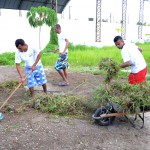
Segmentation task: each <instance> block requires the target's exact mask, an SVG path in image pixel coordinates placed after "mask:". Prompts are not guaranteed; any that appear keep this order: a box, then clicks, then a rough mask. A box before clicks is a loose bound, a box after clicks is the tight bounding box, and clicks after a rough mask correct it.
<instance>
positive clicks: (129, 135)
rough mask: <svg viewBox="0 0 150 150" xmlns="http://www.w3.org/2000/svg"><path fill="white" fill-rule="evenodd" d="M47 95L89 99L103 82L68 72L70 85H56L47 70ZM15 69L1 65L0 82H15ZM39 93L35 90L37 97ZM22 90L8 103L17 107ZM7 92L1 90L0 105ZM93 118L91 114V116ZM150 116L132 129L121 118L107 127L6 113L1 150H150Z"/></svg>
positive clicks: (44, 115)
mask: <svg viewBox="0 0 150 150" xmlns="http://www.w3.org/2000/svg"><path fill="white" fill-rule="evenodd" d="M45 71H46V75H47V79H48V84H47V85H48V91H49V93H73V94H77V95H82V96H90V94H91V93H92V91H93V90H94V89H95V88H96V87H97V86H100V84H101V83H102V82H103V80H104V78H103V77H102V76H100V75H91V74H86V73H69V81H70V85H69V86H65V87H60V86H58V83H59V82H60V81H61V79H60V77H59V75H58V74H57V72H55V71H52V70H51V69H46V70H45ZM18 77H19V76H18V74H17V72H16V68H15V67H4V66H0V82H4V81H6V80H12V79H13V80H18ZM40 91H41V88H40V87H37V88H36V92H37V94H38V93H39V92H40ZM24 93H25V89H24V88H20V89H18V91H17V92H16V93H15V94H14V95H13V96H12V98H11V99H10V101H9V104H11V103H12V104H13V105H17V103H19V101H23V100H24V99H25V97H26V96H25V94H24ZM9 94H10V91H8V92H3V91H0V102H2V101H4V100H5V99H6V98H7V97H8V96H9ZM91 116H92V114H91ZM149 124H150V113H145V124H144V128H143V129H138V128H133V127H132V126H131V124H130V123H128V122H124V121H123V120H122V118H121V117H120V118H119V117H118V118H116V119H115V121H114V122H113V124H112V125H110V126H99V125H96V124H95V123H94V121H93V119H92V117H89V119H86V120H80V119H75V118H64V117H60V118H54V117H52V115H51V114H48V113H41V112H38V111H37V110H35V109H33V108H29V109H28V110H27V111H25V112H23V113H13V112H9V113H6V114H5V118H4V119H3V120H1V121H0V150H149V149H150V140H149V139H150V125H149Z"/></svg>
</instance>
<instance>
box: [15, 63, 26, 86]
mask: <svg viewBox="0 0 150 150" xmlns="http://www.w3.org/2000/svg"><path fill="white" fill-rule="evenodd" d="M16 68H17V71H18V73H19V76H20V78H21V80H20V83H24V81H25V78H24V77H23V73H22V70H21V67H20V64H18V63H16Z"/></svg>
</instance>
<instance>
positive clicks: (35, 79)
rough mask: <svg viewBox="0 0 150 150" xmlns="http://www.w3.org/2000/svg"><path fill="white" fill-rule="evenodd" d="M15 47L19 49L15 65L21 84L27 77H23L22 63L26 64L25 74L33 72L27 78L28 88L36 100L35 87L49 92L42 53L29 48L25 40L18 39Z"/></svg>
mask: <svg viewBox="0 0 150 150" xmlns="http://www.w3.org/2000/svg"><path fill="white" fill-rule="evenodd" d="M15 46H16V48H17V49H18V51H16V53H15V63H16V68H17V71H18V73H19V75H20V78H21V81H20V82H21V83H24V82H25V77H24V76H23V73H22V70H21V67H20V63H21V62H22V61H24V62H25V72H26V75H28V74H29V73H30V72H31V71H32V73H31V74H30V75H29V77H28V78H27V86H28V88H29V90H30V94H31V96H32V98H34V87H35V86H36V85H38V84H39V85H42V87H43V91H44V92H45V93H46V92H47V86H46V82H47V80H46V76H45V72H44V69H43V66H42V63H41V60H40V58H41V55H42V53H41V52H40V51H39V50H36V49H33V48H30V47H28V45H27V44H26V43H25V41H24V40H23V39H17V40H16V41H15Z"/></svg>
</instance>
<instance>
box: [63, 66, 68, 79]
mask: <svg viewBox="0 0 150 150" xmlns="http://www.w3.org/2000/svg"><path fill="white" fill-rule="evenodd" d="M63 71H64V75H65V78H66V80H67V81H66V82H68V68H67V67H66V68H65V69H64V70H63Z"/></svg>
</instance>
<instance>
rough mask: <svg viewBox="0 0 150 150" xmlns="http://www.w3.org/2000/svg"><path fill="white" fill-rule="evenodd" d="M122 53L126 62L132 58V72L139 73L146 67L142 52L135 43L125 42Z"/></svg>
mask: <svg viewBox="0 0 150 150" xmlns="http://www.w3.org/2000/svg"><path fill="white" fill-rule="evenodd" d="M126 52H128V56H127V55H126ZM121 55H122V58H123V60H124V62H126V61H128V60H130V63H131V72H132V73H137V72H139V71H141V70H143V69H144V68H145V67H146V62H145V59H144V57H143V55H142V53H141V52H140V51H139V50H138V47H137V46H136V45H135V44H133V43H125V45H124V46H123V48H122V50H121ZM128 57H130V58H128Z"/></svg>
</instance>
